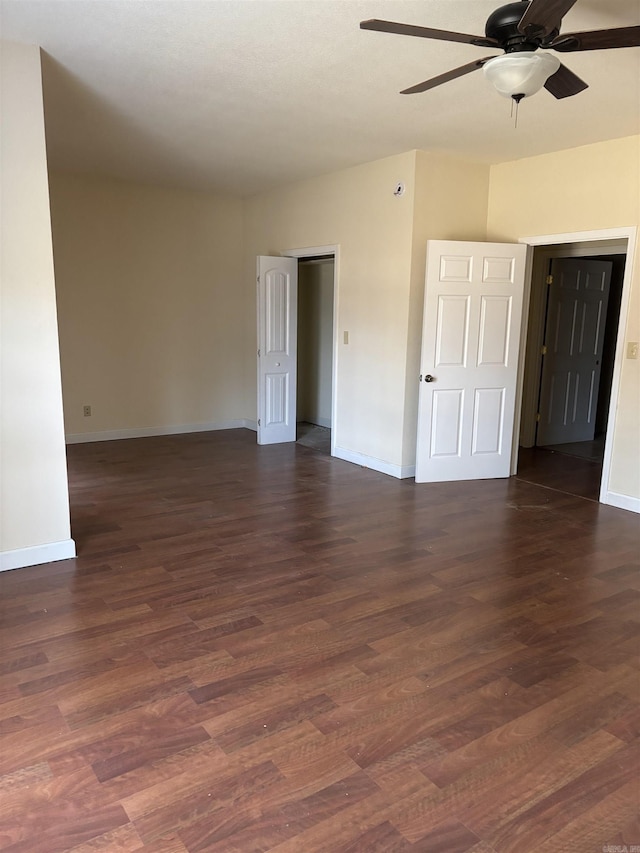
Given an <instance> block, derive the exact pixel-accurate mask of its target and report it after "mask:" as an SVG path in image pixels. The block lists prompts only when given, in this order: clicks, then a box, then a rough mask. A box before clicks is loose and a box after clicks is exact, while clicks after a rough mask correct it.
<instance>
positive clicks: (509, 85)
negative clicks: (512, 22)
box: [482, 50, 560, 100]
mask: <svg viewBox="0 0 640 853" xmlns="http://www.w3.org/2000/svg"><path fill="white" fill-rule="evenodd" d="M558 68H560V60H559V59H558V57H557V56H554V55H553V54H551V53H537V52H535V51H532V50H521V51H518V52H514V53H505V54H504V56H496V57H495V58H494V59H490V60H489V62H486V63H485V64H484V66H483V68H482V71H483V73H484V75H485V77H486V78H487V80H489V82H490V83H492V84H493V86H494V88H495V89H496V91H497V92H498V93H499V94H500V95H502V96H503V97H505V98H516V99H517V100H520V99H521V98H524V97H530V96H531V95H535V93H536V92H539V91H540V89H542V87H543V86H544V84H545V83H546V82H547V80H548V79H549V77H551V75H552V74H555V73H556V71H557V70H558Z"/></svg>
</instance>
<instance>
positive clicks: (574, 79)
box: [544, 64, 589, 98]
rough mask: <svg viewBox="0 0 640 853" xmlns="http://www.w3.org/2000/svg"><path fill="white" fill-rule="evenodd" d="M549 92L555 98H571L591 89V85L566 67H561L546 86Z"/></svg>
mask: <svg viewBox="0 0 640 853" xmlns="http://www.w3.org/2000/svg"><path fill="white" fill-rule="evenodd" d="M544 88H545V89H546V90H547V92H551V94H552V95H553V97H554V98H569V97H571V95H577V94H578V92H583V91H584V90H585V89H588V88H589V84H588V83H585V82H584V80H581V79H580V78H579V77H578V75H577V74H574V73H573V71H571V70H570V69H569V68H567V66H566V65H562V64H561V65H560V68H558V70H557V71H556V73H555V74H552V75H551V77H549V79H548V80H547V82H546V83H545V84H544Z"/></svg>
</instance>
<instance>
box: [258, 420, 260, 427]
mask: <svg viewBox="0 0 640 853" xmlns="http://www.w3.org/2000/svg"><path fill="white" fill-rule="evenodd" d="M258 426H260V418H258Z"/></svg>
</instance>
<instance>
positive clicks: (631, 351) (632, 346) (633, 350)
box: [627, 341, 638, 358]
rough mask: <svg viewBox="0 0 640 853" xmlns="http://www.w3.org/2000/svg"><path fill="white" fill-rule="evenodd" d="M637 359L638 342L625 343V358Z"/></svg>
mask: <svg viewBox="0 0 640 853" xmlns="http://www.w3.org/2000/svg"><path fill="white" fill-rule="evenodd" d="M637 357H638V342H637V341H629V342H628V343H627V358H637Z"/></svg>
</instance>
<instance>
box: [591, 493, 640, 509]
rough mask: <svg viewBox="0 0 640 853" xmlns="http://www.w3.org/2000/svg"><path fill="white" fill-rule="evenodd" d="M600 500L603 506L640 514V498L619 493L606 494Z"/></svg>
mask: <svg viewBox="0 0 640 853" xmlns="http://www.w3.org/2000/svg"><path fill="white" fill-rule="evenodd" d="M600 500H601V502H602V503H603V504H609V506H616V507H618V509H628V510H629V512H640V498H632V497H629V495H619V494H618V493H617V492H605V493H604V495H602V496H601V497H600Z"/></svg>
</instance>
